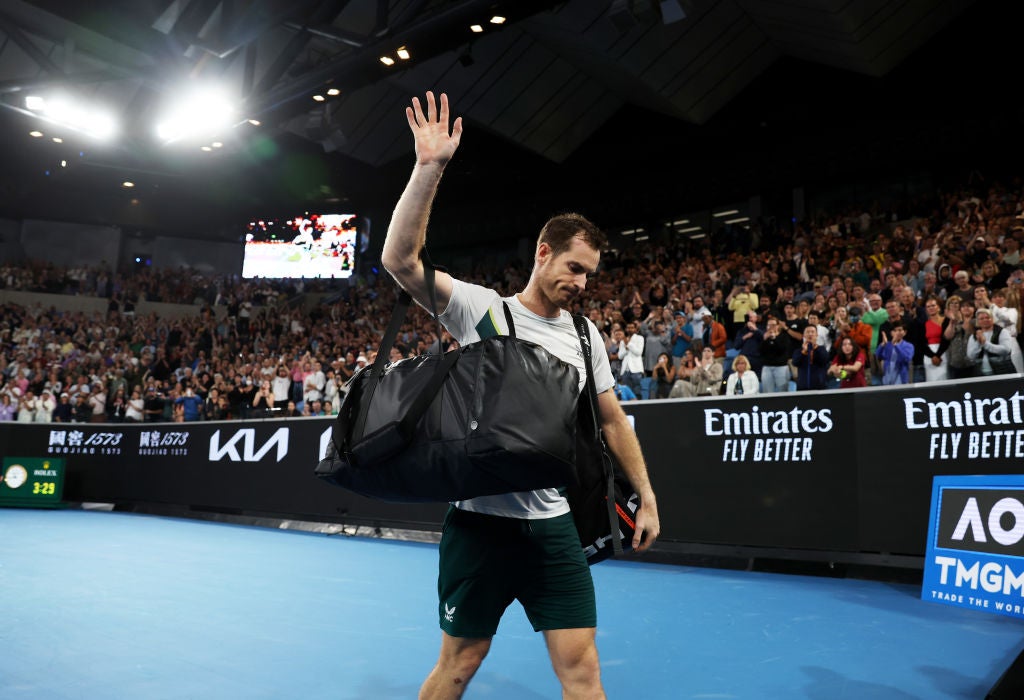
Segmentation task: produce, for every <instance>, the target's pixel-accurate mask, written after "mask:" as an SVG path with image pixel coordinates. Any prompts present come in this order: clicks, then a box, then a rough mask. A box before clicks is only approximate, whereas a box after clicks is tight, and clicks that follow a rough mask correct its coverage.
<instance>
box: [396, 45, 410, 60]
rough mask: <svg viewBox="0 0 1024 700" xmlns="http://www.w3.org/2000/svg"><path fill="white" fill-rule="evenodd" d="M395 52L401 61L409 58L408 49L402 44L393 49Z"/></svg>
mask: <svg viewBox="0 0 1024 700" xmlns="http://www.w3.org/2000/svg"><path fill="white" fill-rule="evenodd" d="M395 53H396V54H398V57H399V58H400V59H402V60H403V61H408V60H409V49H407V48H405V47H404V46H399V47H398V48H397V49H396V50H395Z"/></svg>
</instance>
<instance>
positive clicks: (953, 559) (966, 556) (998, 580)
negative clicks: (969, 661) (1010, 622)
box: [921, 475, 1024, 619]
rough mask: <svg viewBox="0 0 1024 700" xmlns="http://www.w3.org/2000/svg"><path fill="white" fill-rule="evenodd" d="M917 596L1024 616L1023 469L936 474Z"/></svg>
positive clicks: (998, 612)
mask: <svg viewBox="0 0 1024 700" xmlns="http://www.w3.org/2000/svg"><path fill="white" fill-rule="evenodd" d="M921 598H922V599H923V600H929V601H932V602H936V603H945V604H947V605H956V606H959V607H964V608H974V609H975V610H982V611H985V612H990V613H996V614H1001V615H1010V616H1011V617H1016V618H1021V619H1024V475H1010V476H1005V475H1004V476H937V477H935V479H934V481H933V484H932V507H931V517H930V520H929V525H928V546H927V551H926V554H925V566H924V582H923V584H922V587H921Z"/></svg>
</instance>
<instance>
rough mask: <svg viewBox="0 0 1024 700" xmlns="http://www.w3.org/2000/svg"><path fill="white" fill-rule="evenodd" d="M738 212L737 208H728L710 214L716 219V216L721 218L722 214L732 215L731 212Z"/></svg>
mask: <svg viewBox="0 0 1024 700" xmlns="http://www.w3.org/2000/svg"><path fill="white" fill-rule="evenodd" d="M739 213H740V210H739V209H729V210H728V211H719V212H715V213H714V214H712V216H714V217H715V218H716V219H718V218H721V217H723V216H732V215H733V214H739Z"/></svg>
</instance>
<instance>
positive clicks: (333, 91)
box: [327, 88, 341, 97]
mask: <svg viewBox="0 0 1024 700" xmlns="http://www.w3.org/2000/svg"><path fill="white" fill-rule="evenodd" d="M327 94H328V95H330V96H331V97H337V96H338V95H340V94H341V90H339V89H338V88H331V89H330V90H328V91H327Z"/></svg>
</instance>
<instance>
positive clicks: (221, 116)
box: [156, 88, 235, 143]
mask: <svg viewBox="0 0 1024 700" xmlns="http://www.w3.org/2000/svg"><path fill="white" fill-rule="evenodd" d="M234 115H235V108H234V106H233V105H232V103H231V101H230V100H229V99H228V98H227V96H226V95H224V94H223V93H221V92H220V91H218V90H216V89H214V88H200V89H195V90H193V91H192V92H191V93H188V94H187V96H186V97H185V99H183V100H181V101H180V102H178V103H177V104H175V105H174V107H173V108H172V109H171V110H170V111H168V113H167V116H166V118H164V119H163V120H161V121H160V122H159V123H158V124H157V126H156V135H157V137H158V138H159V139H160V140H161V141H163V142H164V143H171V142H174V141H184V140H188V139H196V138H205V137H208V136H213V135H215V134H217V132H219V131H222V130H225V129H227V128H228V127H230V126H231V124H232V120H233V118H234Z"/></svg>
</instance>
